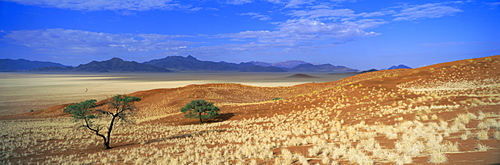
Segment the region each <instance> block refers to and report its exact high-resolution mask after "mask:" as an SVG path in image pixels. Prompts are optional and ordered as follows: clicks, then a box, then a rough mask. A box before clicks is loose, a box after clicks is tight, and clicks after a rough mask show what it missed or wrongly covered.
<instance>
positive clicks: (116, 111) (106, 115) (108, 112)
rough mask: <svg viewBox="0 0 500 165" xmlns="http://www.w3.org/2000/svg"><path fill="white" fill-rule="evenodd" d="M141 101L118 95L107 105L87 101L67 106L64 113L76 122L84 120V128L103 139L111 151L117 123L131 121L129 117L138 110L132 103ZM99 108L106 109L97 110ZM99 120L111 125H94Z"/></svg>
mask: <svg viewBox="0 0 500 165" xmlns="http://www.w3.org/2000/svg"><path fill="white" fill-rule="evenodd" d="M140 100H141V99H140V98H138V97H133V96H128V95H116V96H114V97H112V98H111V99H109V100H108V101H107V102H106V104H107V105H97V104H96V102H97V101H96V100H86V101H82V102H79V103H75V104H72V105H69V106H67V107H66V108H65V109H64V112H65V113H70V114H71V115H72V116H71V117H73V119H75V122H78V121H80V120H82V121H83V125H82V127H85V128H87V129H89V130H90V131H92V132H93V133H94V134H95V135H97V136H99V137H101V138H102V139H103V141H104V146H105V148H106V149H110V148H111V147H110V145H109V144H110V143H111V132H112V131H113V126H114V124H115V122H116V121H117V120H121V121H125V122H129V121H131V120H130V119H128V117H130V116H131V115H132V114H133V111H135V110H136V109H137V108H136V107H135V106H134V105H133V104H132V103H133V102H137V101H140ZM98 107H100V108H105V109H97V108H98ZM97 119H102V120H104V121H108V122H104V123H109V125H108V124H94V122H95V120H97ZM103 129H104V130H107V132H103V131H102V130H103Z"/></svg>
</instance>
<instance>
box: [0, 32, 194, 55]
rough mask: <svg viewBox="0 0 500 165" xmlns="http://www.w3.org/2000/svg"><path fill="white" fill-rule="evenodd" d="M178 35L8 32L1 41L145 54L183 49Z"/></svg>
mask: <svg viewBox="0 0 500 165" xmlns="http://www.w3.org/2000/svg"><path fill="white" fill-rule="evenodd" d="M178 37H187V36H180V35H174V36H171V35H161V34H109V33H96V32H89V31H82V30H70V29H45V30H20V31H9V32H7V34H6V35H5V36H3V38H2V40H4V41H6V42H9V43H12V44H17V45H24V46H27V47H30V48H33V49H36V50H43V51H51V52H57V53H69V52H71V53H105V52H112V51H115V52H149V51H158V50H167V49H175V48H181V47H186V46H188V45H192V43H190V42H186V41H177V40H173V39H174V38H178Z"/></svg>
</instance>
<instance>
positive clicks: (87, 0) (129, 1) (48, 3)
mask: <svg viewBox="0 0 500 165" xmlns="http://www.w3.org/2000/svg"><path fill="white" fill-rule="evenodd" d="M7 1H11V2H16V3H19V4H22V5H30V6H42V7H50V8H58V9H69V10H83V11H100V10H112V11H120V10H127V11H146V10H172V9H196V8H192V6H191V5H181V4H180V3H177V2H176V1H173V0H7Z"/></svg>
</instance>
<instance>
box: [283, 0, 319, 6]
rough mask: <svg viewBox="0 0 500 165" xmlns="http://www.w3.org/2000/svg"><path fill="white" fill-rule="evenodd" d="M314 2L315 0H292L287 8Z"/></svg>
mask: <svg viewBox="0 0 500 165" xmlns="http://www.w3.org/2000/svg"><path fill="white" fill-rule="evenodd" d="M312 2H314V0H290V1H289V2H288V3H287V4H286V6H285V8H292V7H297V6H299V5H303V4H310V3H312Z"/></svg>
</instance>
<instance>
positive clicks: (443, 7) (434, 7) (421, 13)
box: [393, 2, 462, 21]
mask: <svg viewBox="0 0 500 165" xmlns="http://www.w3.org/2000/svg"><path fill="white" fill-rule="evenodd" d="M453 3H460V2H448V3H428V4H424V5H416V6H411V7H404V8H403V9H402V10H401V11H400V13H398V14H394V15H393V16H395V17H396V18H394V19H393V20H394V21H412V20H417V19H422V18H439V17H444V16H449V15H453V14H455V13H458V12H462V10H460V9H458V8H456V7H453V6H450V5H449V4H453Z"/></svg>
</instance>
